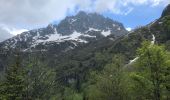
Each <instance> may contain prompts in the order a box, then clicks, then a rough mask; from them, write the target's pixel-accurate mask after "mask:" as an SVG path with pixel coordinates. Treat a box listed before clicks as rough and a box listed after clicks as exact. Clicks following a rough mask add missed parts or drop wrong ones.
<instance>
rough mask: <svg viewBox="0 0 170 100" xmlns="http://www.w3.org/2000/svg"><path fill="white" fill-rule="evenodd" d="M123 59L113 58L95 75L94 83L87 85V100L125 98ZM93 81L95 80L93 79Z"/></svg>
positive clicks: (116, 56)
mask: <svg viewBox="0 0 170 100" xmlns="http://www.w3.org/2000/svg"><path fill="white" fill-rule="evenodd" d="M124 63H125V62H124V57H123V56H122V55H120V54H118V55H115V56H114V57H113V61H112V63H111V64H108V65H106V66H105V68H104V70H103V71H102V72H101V73H100V74H96V78H97V79H96V83H95V84H92V85H89V87H88V90H86V91H87V94H86V95H87V97H86V98H88V99H87V100H96V98H97V100H123V99H125V98H128V97H127V93H126V92H127V91H126V90H125V89H126V86H125V84H124V82H125V80H124V71H123V67H124ZM94 79H95V78H94Z"/></svg>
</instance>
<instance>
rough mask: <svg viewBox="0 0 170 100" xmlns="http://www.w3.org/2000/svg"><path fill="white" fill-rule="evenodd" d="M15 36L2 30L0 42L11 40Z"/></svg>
mask: <svg viewBox="0 0 170 100" xmlns="http://www.w3.org/2000/svg"><path fill="white" fill-rule="evenodd" d="M12 36H13V35H12V34H10V33H9V32H8V31H6V30H5V29H3V28H0V42H2V41H4V40H6V39H9V38H11V37H12Z"/></svg>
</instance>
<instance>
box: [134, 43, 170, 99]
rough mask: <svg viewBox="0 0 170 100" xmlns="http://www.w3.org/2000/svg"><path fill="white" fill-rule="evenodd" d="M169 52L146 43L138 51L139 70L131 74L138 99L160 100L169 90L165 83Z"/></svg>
mask: <svg viewBox="0 0 170 100" xmlns="http://www.w3.org/2000/svg"><path fill="white" fill-rule="evenodd" d="M167 53H168V52H167V51H165V49H164V47H162V46H158V45H150V43H149V42H144V43H143V44H142V47H141V48H140V49H138V56H139V59H138V61H137V70H136V71H135V72H133V73H132V74H131V78H132V79H133V81H134V83H135V85H134V86H135V87H134V91H136V94H135V96H136V99H137V98H143V99H153V100H160V99H162V98H164V96H165V95H166V94H164V93H165V92H166V91H167V90H166V88H165V85H164V83H166V82H167V80H166V79H165V77H166V73H165V72H166V71H167V67H166V66H168V65H167V60H168V58H167Z"/></svg>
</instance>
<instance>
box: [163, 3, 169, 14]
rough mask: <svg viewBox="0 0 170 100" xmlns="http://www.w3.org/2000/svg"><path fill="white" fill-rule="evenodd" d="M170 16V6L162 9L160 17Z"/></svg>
mask: <svg viewBox="0 0 170 100" xmlns="http://www.w3.org/2000/svg"><path fill="white" fill-rule="evenodd" d="M168 15H170V4H169V5H168V6H167V7H166V8H165V9H164V11H163V13H162V17H164V16H168Z"/></svg>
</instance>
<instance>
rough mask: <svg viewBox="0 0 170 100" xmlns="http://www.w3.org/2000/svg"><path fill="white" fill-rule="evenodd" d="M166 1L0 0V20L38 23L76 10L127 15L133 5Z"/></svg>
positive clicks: (11, 23) (25, 24) (23, 24)
mask: <svg viewBox="0 0 170 100" xmlns="http://www.w3.org/2000/svg"><path fill="white" fill-rule="evenodd" d="M168 3H169V1H168V0H0V15H1V16H0V24H5V25H7V26H10V27H14V26H15V27H16V26H20V27H28V28H30V27H39V26H45V25H47V24H49V23H50V22H53V21H54V20H61V19H63V18H64V17H65V16H66V15H67V14H68V13H71V14H73V13H76V12H78V11H80V10H83V11H87V12H98V13H103V12H110V13H113V14H121V15H127V14H129V13H130V12H131V11H132V10H133V7H134V6H139V5H149V6H152V7H155V6H160V5H161V6H164V5H166V4H168Z"/></svg>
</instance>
